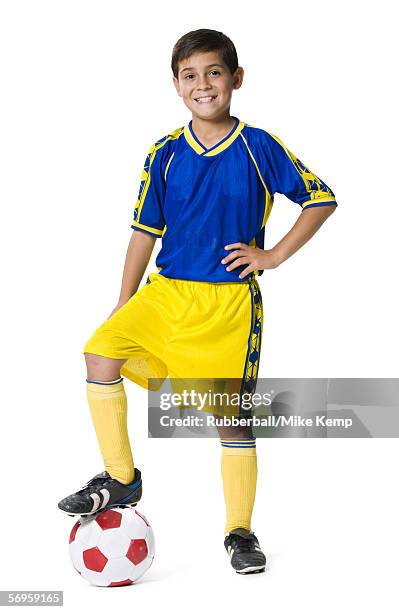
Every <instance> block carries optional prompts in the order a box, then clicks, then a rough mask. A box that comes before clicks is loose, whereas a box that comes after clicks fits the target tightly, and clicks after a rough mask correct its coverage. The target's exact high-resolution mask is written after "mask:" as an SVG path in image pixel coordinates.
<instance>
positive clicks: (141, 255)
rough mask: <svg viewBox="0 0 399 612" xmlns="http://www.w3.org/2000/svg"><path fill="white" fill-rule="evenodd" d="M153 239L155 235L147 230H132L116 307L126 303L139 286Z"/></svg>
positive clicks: (153, 242) (151, 248)
mask: <svg viewBox="0 0 399 612" xmlns="http://www.w3.org/2000/svg"><path fill="white" fill-rule="evenodd" d="M155 241H156V237H155V236H152V235H151V234H149V233H147V232H142V231H140V230H134V231H133V233H132V236H131V238H130V241H129V245H128V248H127V253H126V259H125V266H124V269H123V276H122V286H121V292H120V295H119V299H118V304H117V308H118V307H119V308H120V307H121V306H123V304H126V302H127V301H128V300H130V298H131V297H132V295H134V294H135V293H136V291H137V289H138V288H139V285H140V282H141V279H142V278H143V275H144V272H145V270H146V268H147V265H148V262H149V260H150V257H151V253H152V251H153V249H154V245H155ZM117 308H116V309H117ZM116 309H115V310H116Z"/></svg>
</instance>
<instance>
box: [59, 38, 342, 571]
mask: <svg viewBox="0 0 399 612" xmlns="http://www.w3.org/2000/svg"><path fill="white" fill-rule="evenodd" d="M172 72H173V83H174V86H175V88H176V91H177V94H178V95H179V96H180V97H181V98H182V100H183V102H184V104H185V105H186V106H187V108H188V109H189V110H190V112H191V115H192V119H191V120H190V122H189V123H188V124H187V125H184V126H182V127H179V128H178V129H175V130H173V131H171V132H170V133H168V134H166V135H165V136H163V137H162V138H160V139H159V140H158V141H157V142H155V143H154V144H153V145H152V146H151V148H150V150H149V152H148V155H147V157H146V160H145V164H144V169H143V173H142V177H141V184H140V189H139V194H138V199H137V202H136V205H135V207H134V213H133V220H132V225H131V227H132V228H133V230H134V231H133V232H132V236H131V239H130V242H129V246H128V249H127V255H126V260H125V267H124V271H123V278H122V287H121V292H120V296H119V300H118V302H117V304H116V306H115V308H114V310H113V311H112V313H111V315H110V317H109V318H108V319H107V320H106V321H104V322H103V323H102V325H100V327H98V329H96V331H95V332H94V334H93V335H92V336H91V337H90V339H89V340H88V341H87V343H86V345H85V346H84V350H83V352H84V354H85V358H86V364H87V379H86V386H87V399H88V404H89V407H90V411H91V415H92V419H93V423H94V428H95V431H96V435H97V439H98V443H99V447H100V450H101V453H102V457H103V461H104V466H105V471H103V472H100V473H99V474H97V475H95V476H94V477H93V478H91V479H90V480H89V481H88V482H87V483H86V485H85V486H83V487H82V488H81V489H80V490H78V491H77V492H76V493H73V494H72V495H69V496H68V497H66V498H64V499H63V500H61V501H60V502H59V504H58V507H59V508H60V509H61V510H62V511H64V512H65V513H67V514H69V515H72V516H75V515H82V516H88V515H93V514H96V513H98V512H100V511H103V510H105V509H107V508H110V507H113V506H120V505H135V504H136V503H137V502H138V501H139V500H140V498H141V494H142V482H141V473H140V470H139V469H137V467H135V464H134V461H133V455H132V451H131V446H130V442H129V437H128V430H127V399H126V394H125V390H124V383H123V376H125V377H126V378H128V379H130V380H131V381H133V382H135V383H137V384H139V385H141V386H143V387H145V388H152V387H151V385H156V384H157V381H158V382H159V383H160V384H162V381H163V380H164V379H165V378H166V377H167V376H169V377H170V378H171V379H176V380H180V379H181V380H184V379H187V378H191V379H193V378H195V379H201V378H202V379H203V378H205V379H206V378H217V379H219V378H220V379H226V380H229V379H231V380H239V381H240V385H241V386H240V392H241V393H244V392H247V393H249V394H251V393H252V392H253V391H254V390H255V387H256V381H257V373H258V366H259V357H260V348H261V334H262V324H263V309H262V297H261V292H260V288H259V284H258V280H257V278H256V277H258V276H260V275H261V274H262V273H263V270H269V269H273V268H276V267H278V266H280V265H281V264H282V263H283V262H284V261H285V260H287V259H288V258H289V257H290V256H291V255H293V254H294V253H295V252H296V251H297V250H298V249H299V248H300V247H302V246H303V245H304V244H305V243H306V242H307V241H308V240H309V239H310V238H311V237H312V236H313V235H314V234H315V232H316V231H317V230H318V229H319V228H320V226H321V225H322V224H323V223H324V221H325V220H326V219H327V217H328V216H329V215H331V213H332V212H333V211H334V210H335V208H336V201H335V197H334V194H333V192H332V191H331V189H330V188H329V187H328V186H327V185H326V184H325V183H324V182H323V181H322V180H321V179H320V178H318V177H317V176H316V175H315V174H313V173H312V172H311V171H310V170H309V169H308V168H307V167H306V166H305V165H304V164H303V163H302V162H301V161H300V160H299V159H298V158H297V157H296V156H295V155H294V154H293V153H292V152H291V151H290V150H288V149H287V147H286V146H285V145H284V144H283V142H281V140H280V139H279V138H278V137H277V136H275V135H273V134H271V133H269V132H267V131H265V130H264V129H261V128H258V127H254V126H253V125H250V124H248V123H246V122H245V121H243V120H241V119H239V118H237V117H235V116H232V115H231V114H230V105H231V99H232V94H233V92H234V90H236V89H239V88H240V87H241V85H242V83H243V75H244V71H243V68H242V67H240V66H239V64H238V59H237V53H236V49H235V47H234V44H233V43H232V41H231V40H230V39H229V38H228V37H227V36H225V35H224V34H223V33H222V32H217V31H214V30H208V29H200V30H196V31H193V32H189V33H187V34H185V35H184V36H182V37H181V38H180V39H179V40H178V41H177V43H176V44H175V46H174V49H173V54H172ZM276 193H280V194H284V195H285V196H287V197H288V198H289V199H290V200H291V201H292V202H294V203H295V204H296V205H298V206H299V207H300V214H299V216H298V219H297V220H296V222H295V224H294V225H293V227H292V228H291V229H290V231H289V232H288V233H287V234H286V235H285V236H284V237H283V238H282V239H281V240H280V241H279V242H278V244H276V245H275V246H274V247H273V248H271V249H268V250H265V249H264V248H263V247H264V233H265V225H266V222H267V220H268V217H269V215H270V212H271V209H272V205H273V198H274V195H275V194H276ZM157 238H161V239H162V247H161V250H160V252H159V254H158V256H157V259H156V266H157V269H158V272H156V273H150V274H149V275H148V277H147V282H146V283H145V284H144V285H143V286H142V287H141V288H140V289H139V285H140V282H141V280H142V278H143V275H144V273H145V270H146V267H147V264H148V261H149V259H150V256H151V253H152V250H153V248H154V245H155V242H156V239H157ZM150 379H151V380H150ZM154 381H155V382H154ZM154 388H159V386H158V387H156V386H155V387H154ZM218 433H219V435H220V441H221V473H222V482H223V491H224V498H225V504H226V523H225V529H224V537H225V539H224V545H225V548H226V550H227V552H228V554H229V557H230V562H231V565H232V566H233V568H234V569H235V570H236V571H237V572H239V573H243V574H248V573H253V572H260V571H263V570H264V568H265V565H266V557H265V555H264V553H263V552H262V550H261V548H260V545H259V542H258V539H257V537H256V536H255V533H254V532H253V530H252V527H251V515H252V510H253V505H254V500H255V491H256V480H257V457H256V440H255V437H254V435H253V433H252V430H251V427H250V424H249V425H248V426H242V427H236V428H227V427H222V426H221V427H219V428H218Z"/></svg>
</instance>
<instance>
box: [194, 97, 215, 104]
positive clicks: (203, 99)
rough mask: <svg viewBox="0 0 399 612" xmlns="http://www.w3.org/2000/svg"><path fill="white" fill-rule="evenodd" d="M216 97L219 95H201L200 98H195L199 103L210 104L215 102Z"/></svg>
mask: <svg viewBox="0 0 399 612" xmlns="http://www.w3.org/2000/svg"><path fill="white" fill-rule="evenodd" d="M216 98H217V96H201V97H200V98H194V100H195V101H196V102H198V103H199V104H209V102H213V101H214V100H216Z"/></svg>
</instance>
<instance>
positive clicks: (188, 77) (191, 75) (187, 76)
mask: <svg viewBox="0 0 399 612" xmlns="http://www.w3.org/2000/svg"><path fill="white" fill-rule="evenodd" d="M191 77H193V78H194V75H193V74H187V75H186V76H185V77H184V78H185V79H188V80H191Z"/></svg>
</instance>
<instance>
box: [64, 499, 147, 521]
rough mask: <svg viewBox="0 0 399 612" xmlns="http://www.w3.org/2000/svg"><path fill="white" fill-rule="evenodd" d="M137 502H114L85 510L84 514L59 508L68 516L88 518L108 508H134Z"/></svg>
mask: <svg viewBox="0 0 399 612" xmlns="http://www.w3.org/2000/svg"><path fill="white" fill-rule="evenodd" d="M137 504H138V502H135V503H134V504H113V505H112V506H108V507H107V508H104V509H102V510H96V511H95V512H84V513H83V514H81V513H80V512H75V513H73V512H68V511H67V510H62V508H58V510H60V511H61V512H63V513H64V514H66V515H67V516H71V517H72V518H76V517H77V516H81V517H82V518H88V517H94V516H98V515H99V514H101V513H102V512H105V511H106V510H110V509H112V508H134V507H135V506H137Z"/></svg>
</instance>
